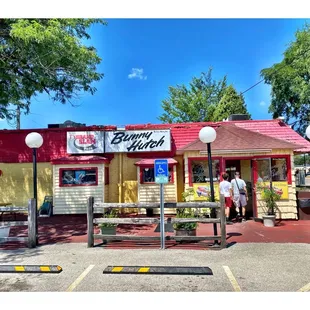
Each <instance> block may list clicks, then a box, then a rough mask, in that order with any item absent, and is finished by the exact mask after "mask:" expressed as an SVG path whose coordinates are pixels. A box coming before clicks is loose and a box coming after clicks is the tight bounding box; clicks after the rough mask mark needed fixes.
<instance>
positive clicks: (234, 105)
mask: <svg viewBox="0 0 310 310" xmlns="http://www.w3.org/2000/svg"><path fill="white" fill-rule="evenodd" d="M224 97H225V99H224ZM225 104H227V105H228V106H227V107H226V108H225ZM162 108H163V110H164V113H163V114H162V115H161V116H160V117H159V120H161V121H162V122H163V123H182V122H208V121H219V120H223V118H227V117H228V116H229V115H230V114H237V113H244V114H248V112H247V110H246V106H245V103H244V99H243V97H242V96H241V95H238V94H237V92H236V90H235V89H234V88H233V86H229V87H228V86H227V77H226V76H224V77H223V78H222V79H220V80H218V81H216V80H214V79H212V69H211V68H210V69H209V70H208V72H207V73H205V72H203V73H201V76H200V77H198V78H197V77H194V78H193V79H192V80H191V82H190V84H189V86H188V87H187V86H185V85H177V86H176V87H172V86H170V87H169V97H168V99H165V100H163V101H162Z"/></svg>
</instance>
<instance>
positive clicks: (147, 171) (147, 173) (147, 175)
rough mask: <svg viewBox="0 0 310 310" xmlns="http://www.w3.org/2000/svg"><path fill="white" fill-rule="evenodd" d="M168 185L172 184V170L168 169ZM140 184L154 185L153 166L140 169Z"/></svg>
mask: <svg viewBox="0 0 310 310" xmlns="http://www.w3.org/2000/svg"><path fill="white" fill-rule="evenodd" d="M168 171H169V177H168V180H169V183H173V182H174V180H173V168H172V167H169V168H168ZM140 172H141V173H140V176H141V177H140V183H155V175H154V166H153V167H140Z"/></svg>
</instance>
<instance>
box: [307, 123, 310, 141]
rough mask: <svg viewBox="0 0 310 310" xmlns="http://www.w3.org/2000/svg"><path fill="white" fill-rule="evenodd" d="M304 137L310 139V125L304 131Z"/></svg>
mask: <svg viewBox="0 0 310 310" xmlns="http://www.w3.org/2000/svg"><path fill="white" fill-rule="evenodd" d="M306 136H307V138H308V139H310V125H309V126H308V127H307V129H306Z"/></svg>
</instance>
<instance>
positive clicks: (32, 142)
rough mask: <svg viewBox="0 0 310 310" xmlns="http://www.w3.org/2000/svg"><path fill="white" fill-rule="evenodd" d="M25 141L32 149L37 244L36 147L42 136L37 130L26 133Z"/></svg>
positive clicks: (39, 144)
mask: <svg viewBox="0 0 310 310" xmlns="http://www.w3.org/2000/svg"><path fill="white" fill-rule="evenodd" d="M25 142H26V144H27V146H28V147H29V148H31V149H32V161H33V198H34V199H35V205H36V245H38V201H37V200H38V197H37V196H38V195H37V149H38V148H39V147H41V146H42V144H43V138H42V136H41V135H40V134H39V133H37V132H31V133H29V134H28V135H27V137H26V139H25Z"/></svg>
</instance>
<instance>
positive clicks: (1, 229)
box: [0, 226, 10, 243]
mask: <svg viewBox="0 0 310 310" xmlns="http://www.w3.org/2000/svg"><path fill="white" fill-rule="evenodd" d="M9 234H10V226H0V238H7V237H8V236H9ZM3 242H5V241H0V243H3Z"/></svg>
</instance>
